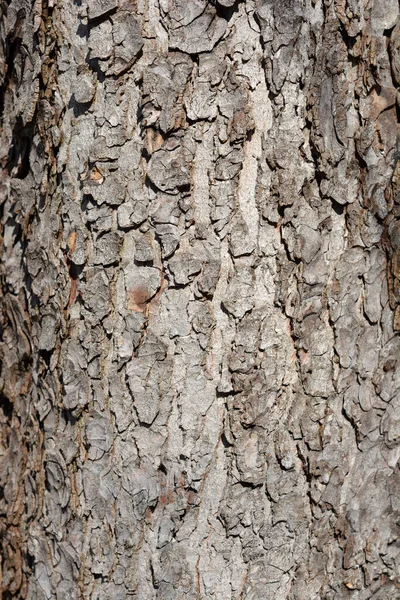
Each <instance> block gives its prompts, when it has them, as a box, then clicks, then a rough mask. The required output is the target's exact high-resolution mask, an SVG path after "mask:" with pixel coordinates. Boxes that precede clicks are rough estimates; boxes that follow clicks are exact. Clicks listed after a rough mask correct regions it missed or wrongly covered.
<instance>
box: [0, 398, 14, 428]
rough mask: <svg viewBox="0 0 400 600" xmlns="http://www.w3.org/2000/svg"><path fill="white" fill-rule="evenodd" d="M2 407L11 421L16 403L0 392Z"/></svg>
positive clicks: (0, 405)
mask: <svg viewBox="0 0 400 600" xmlns="http://www.w3.org/2000/svg"><path fill="white" fill-rule="evenodd" d="M0 408H1V410H2V411H3V414H4V416H5V417H6V419H7V420H8V421H11V418H12V416H13V412H14V403H13V402H11V400H10V399H9V398H7V396H5V395H4V394H2V393H1V392H0Z"/></svg>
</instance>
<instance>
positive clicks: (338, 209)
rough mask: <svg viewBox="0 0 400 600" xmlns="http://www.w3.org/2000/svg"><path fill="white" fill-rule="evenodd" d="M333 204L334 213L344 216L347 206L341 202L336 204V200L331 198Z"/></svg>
mask: <svg viewBox="0 0 400 600" xmlns="http://www.w3.org/2000/svg"><path fill="white" fill-rule="evenodd" d="M330 201H331V204H332V208H333V210H334V212H335V213H336V214H337V215H342V214H343V212H344V209H345V205H344V204H339V202H336V200H334V199H333V198H330Z"/></svg>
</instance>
